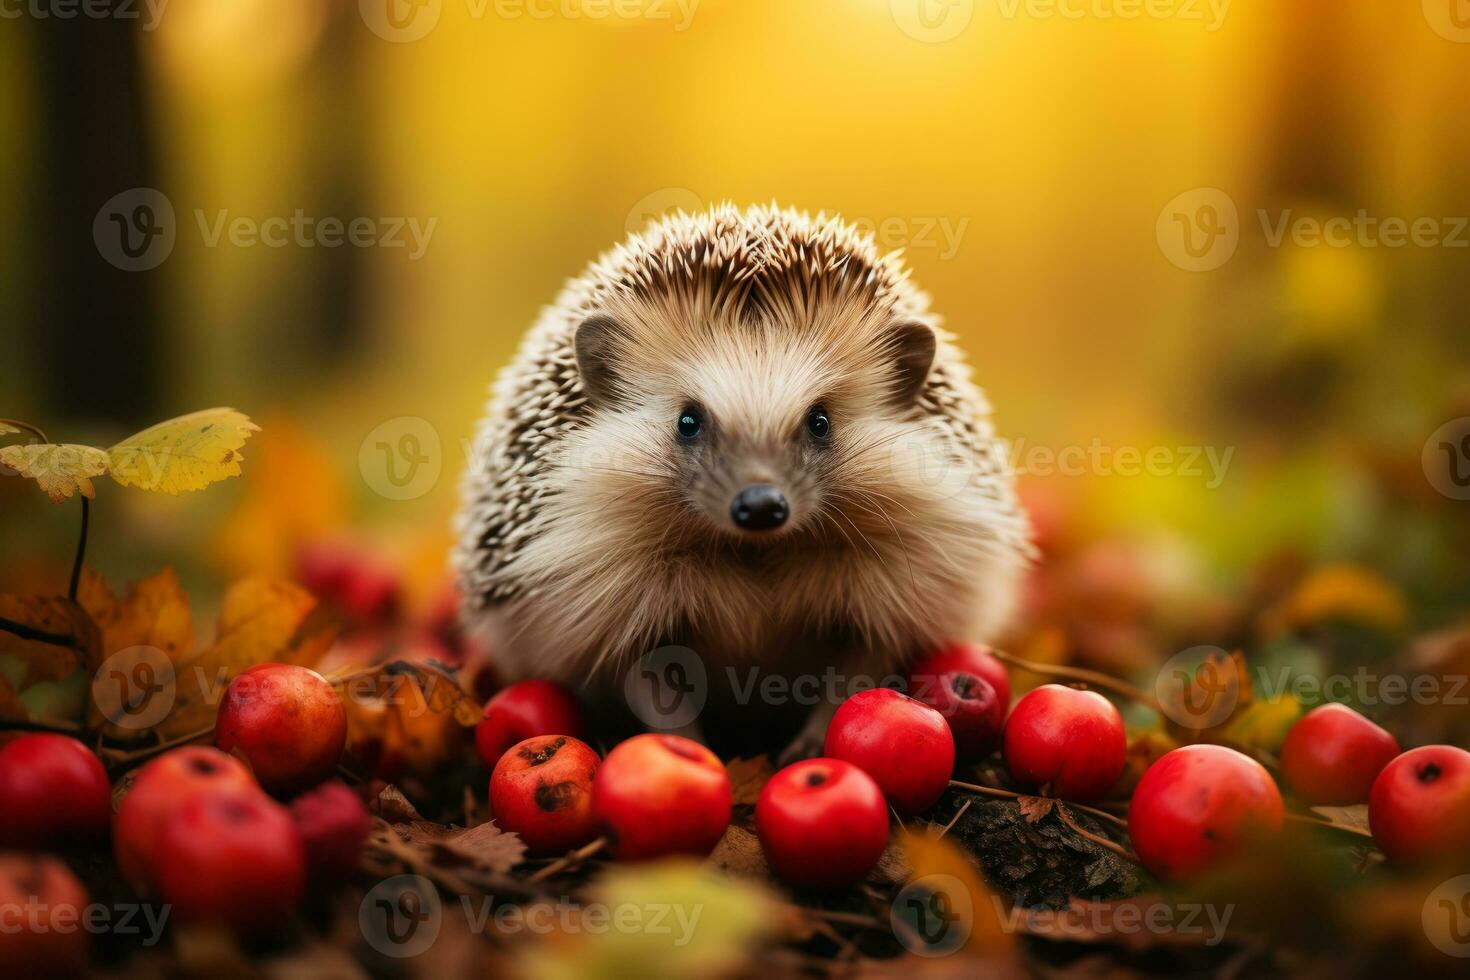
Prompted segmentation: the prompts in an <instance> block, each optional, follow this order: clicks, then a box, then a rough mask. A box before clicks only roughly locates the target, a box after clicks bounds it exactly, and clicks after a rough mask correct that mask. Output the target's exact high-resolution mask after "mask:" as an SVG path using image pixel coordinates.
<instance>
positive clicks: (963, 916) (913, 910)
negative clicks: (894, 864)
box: [889, 829, 1015, 956]
mask: <svg viewBox="0 0 1470 980" xmlns="http://www.w3.org/2000/svg"><path fill="white" fill-rule="evenodd" d="M899 846H900V847H901V848H902V850H903V854H904V858H905V859H906V860H907V862H908V866H909V868H910V869H911V873H910V875H909V881H908V884H906V885H905V886H904V888H903V889H902V890H901V891H900V892H899V893H898V895H897V897H896V898H895V899H894V902H893V909H892V911H891V914H890V917H889V918H890V921H891V922H892V924H893V927H894V930H895V934H896V935H899V937H900V941H901V942H903V943H904V945H905V946H907V947H908V948H909V950H910V951H911V952H913V951H917V950H919V949H925V950H926V951H927V952H929V953H938V952H956V951H958V950H960V949H963V950H965V951H966V952H967V953H970V954H972V955H979V956H994V955H997V954H1002V953H1005V952H1008V951H1009V950H1010V949H1011V948H1012V946H1014V944H1015V936H1014V935H1012V932H1011V930H1010V928H1009V926H1008V923H1007V921H1006V920H1005V919H1003V918H1002V914H1001V905H1000V902H999V901H998V899H997V898H996V896H995V893H994V892H992V891H991V890H990V887H989V886H988V885H986V884H985V882H984V881H983V880H982V879H981V877H980V873H979V870H978V869H977V868H976V867H975V865H974V863H973V862H972V861H971V860H970V858H969V856H968V855H967V854H966V853H965V852H964V851H962V850H961V849H960V848H959V847H957V846H955V844H953V843H952V842H951V841H948V840H946V839H944V838H942V837H937V836H935V835H933V834H930V833H925V832H922V831H916V830H907V829H905V830H903V831H901V832H900V833H899Z"/></svg>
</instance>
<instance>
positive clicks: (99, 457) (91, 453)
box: [0, 442, 108, 503]
mask: <svg viewBox="0 0 1470 980" xmlns="http://www.w3.org/2000/svg"><path fill="white" fill-rule="evenodd" d="M0 463H4V464H5V465H6V466H9V467H10V468H11V469H13V470H15V472H16V473H18V474H20V475H21V476H25V477H29V478H31V479H32V480H35V481H36V483H37V484H38V485H39V486H40V487H41V489H42V490H43V491H45V493H46V496H48V497H50V498H51V499H52V500H54V501H56V502H57V503H60V502H61V501H63V500H65V499H67V498H68V497H70V496H71V495H72V494H74V493H81V495H82V496H83V497H87V498H88V499H90V498H91V497H93V496H94V492H93V489H92V479H91V478H92V477H94V476H101V475H102V474H103V473H106V472H107V466H108V457H107V453H105V452H103V451H102V450H100V449H95V448H93V447H92V446H74V445H71V444H70V443H54V442H41V443H33V444H31V445H29V446H6V447H5V448H4V449H0Z"/></svg>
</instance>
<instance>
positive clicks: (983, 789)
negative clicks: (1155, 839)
mask: <svg viewBox="0 0 1470 980" xmlns="http://www.w3.org/2000/svg"><path fill="white" fill-rule="evenodd" d="M949 784H950V785H951V786H954V787H956V788H958V789H964V790H969V791H970V792H972V793H980V794H982V795H985V796H999V797H1002V798H1004V799H1007V800H1019V799H1021V798H1022V797H1023V796H1035V795H1036V794H1035V793H1013V792H1011V791H1010V790H1008V789H997V788H996V787H994V786H979V785H976V784H975V783H962V782H960V781H959V780H958V779H951V780H950V781H949ZM1057 802H1058V803H1065V804H1067V806H1069V807H1072V808H1073V809H1075V810H1081V811H1082V812H1083V813H1087V814H1091V815H1092V816H1094V817H1101V818H1102V819H1104V820H1111V821H1112V822H1113V823H1115V824H1117V825H1118V826H1119V827H1123V828H1127V826H1128V821H1126V820H1124V819H1123V818H1122V817H1116V816H1114V815H1113V814H1111V813H1108V812H1107V811H1105V810H1099V809H1098V808H1097V807H1095V806H1088V805H1087V804H1085V803H1073V802H1072V801H1071V800H1058V801H1057Z"/></svg>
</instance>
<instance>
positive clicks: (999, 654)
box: [990, 649, 1164, 714]
mask: <svg viewBox="0 0 1470 980" xmlns="http://www.w3.org/2000/svg"><path fill="white" fill-rule="evenodd" d="M990 652H991V653H993V654H995V657H996V659H997V660H1002V661H1004V662H1005V663H1008V664H1010V665H1011V666H1012V667H1019V668H1021V669H1022V670H1029V671H1030V672H1031V673H1033V674H1040V675H1042V676H1043V677H1060V678H1062V679H1063V680H1071V681H1078V682H1080V683H1083V684H1090V685H1092V686H1093V687H1100V688H1102V689H1103V690H1105V691H1112V692H1113V693H1114V694H1117V695H1119V696H1121V697H1125V698H1131V699H1132V700H1134V701H1138V702H1141V703H1143V704H1146V705H1148V706H1149V707H1150V708H1152V709H1153V710H1155V711H1157V712H1159V713H1160V714H1163V711H1164V708H1163V705H1161V704H1159V699H1158V698H1156V697H1154V696H1153V695H1152V694H1150V693H1148V692H1147V691H1145V690H1143V689H1142V688H1137V687H1134V686H1133V685H1132V684H1129V683H1128V682H1127V681H1124V680H1119V679H1118V678H1116V677H1114V676H1112V675H1111V674H1104V673H1103V672H1101V671H1098V670H1087V669H1085V668H1083V667H1068V666H1065V665H1063V664H1039V663H1036V662H1035V661H1034V660H1023V659H1021V658H1020V657H1018V656H1016V655H1015V654H1011V653H1006V652H1005V651H1004V650H995V649H992V650H991V651H990Z"/></svg>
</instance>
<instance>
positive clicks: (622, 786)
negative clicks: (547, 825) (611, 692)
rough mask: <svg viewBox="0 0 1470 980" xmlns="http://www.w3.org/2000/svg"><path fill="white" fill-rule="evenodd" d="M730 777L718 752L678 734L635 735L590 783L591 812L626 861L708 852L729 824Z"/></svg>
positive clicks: (616, 749) (616, 853)
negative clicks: (594, 814) (717, 755)
mask: <svg viewBox="0 0 1470 980" xmlns="http://www.w3.org/2000/svg"><path fill="white" fill-rule="evenodd" d="M733 802H734V801H733V793H732V791H731V788H730V777H729V776H727V775H726V774H725V767H724V766H723V765H721V764H720V760H719V759H718V758H717V757H716V756H715V754H714V753H713V752H711V751H710V750H709V749H707V748H705V747H704V746H703V745H700V744H699V743H698V742H694V741H691V740H690V739H687V738H681V737H680V736H678V735H655V734H648V735H636V736H634V737H633V738H630V739H628V740H627V741H626V742H623V743H621V744H619V745H617V746H616V747H614V748H613V750H612V751H611V752H609V753H608V754H607V758H606V759H604V760H603V763H602V768H601V769H600V770H598V773H597V778H596V779H595V780H593V782H592V810H593V812H594V813H596V814H597V817H598V819H599V821H601V823H602V826H603V827H604V828H605V829H606V830H607V833H608V836H609V837H610V838H611V839H612V852H613V855H614V856H615V857H618V858H621V859H623V860H634V861H636V860H642V859H644V858H652V857H660V856H662V855H665V854H692V855H697V856H703V855H705V854H708V853H709V852H710V851H711V850H712V849H713V848H714V846H715V845H716V844H717V843H719V841H720V837H721V836H723V835H724V833H725V828H726V827H728V826H729V825H730V814H731V809H732V807H733Z"/></svg>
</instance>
